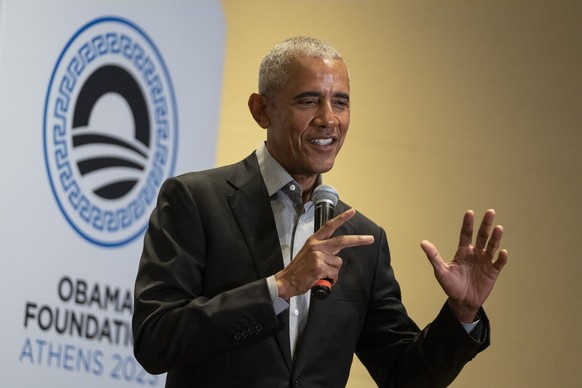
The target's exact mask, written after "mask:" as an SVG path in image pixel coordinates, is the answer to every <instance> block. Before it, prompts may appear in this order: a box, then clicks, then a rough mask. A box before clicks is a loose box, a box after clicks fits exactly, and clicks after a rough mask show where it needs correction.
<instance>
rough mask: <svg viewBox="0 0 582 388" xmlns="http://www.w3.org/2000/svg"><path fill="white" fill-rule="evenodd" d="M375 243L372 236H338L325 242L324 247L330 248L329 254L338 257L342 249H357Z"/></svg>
mask: <svg viewBox="0 0 582 388" xmlns="http://www.w3.org/2000/svg"><path fill="white" fill-rule="evenodd" d="M373 242H374V236H370V235H348V236H336V237H332V238H330V239H328V240H327V241H325V242H323V243H322V245H324V246H326V247H328V249H329V251H328V253H330V254H332V255H337V254H338V253H339V252H340V251H341V250H342V249H344V248H349V247H357V246H360V245H370V244H372V243H373Z"/></svg>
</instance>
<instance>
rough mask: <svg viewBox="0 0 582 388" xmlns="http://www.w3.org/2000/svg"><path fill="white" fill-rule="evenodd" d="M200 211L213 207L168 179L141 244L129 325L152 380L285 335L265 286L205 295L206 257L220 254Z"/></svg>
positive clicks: (242, 286) (262, 281)
mask: <svg viewBox="0 0 582 388" xmlns="http://www.w3.org/2000/svg"><path fill="white" fill-rule="evenodd" d="M199 206H211V205H208V204H204V205H198V204H197V203H196V202H195V201H194V198H193V195H192V191H191V190H190V188H189V187H188V185H187V184H186V183H184V181H183V180H181V179H179V178H172V179H170V180H168V181H167V182H165V183H164V185H163V186H162V189H161V191H160V194H159V197H158V203H157V206H156V209H155V210H154V212H153V213H152V215H151V218H150V223H149V227H148V230H147V232H146V234H145V237H144V247H143V253H142V256H141V260H140V264H139V268H138V273H137V278H136V282H135V306H134V314H133V322H132V326H133V334H134V353H135V356H136V358H137V360H138V361H139V362H140V363H141V364H142V365H143V367H144V368H145V369H146V370H147V371H148V372H150V373H163V372H166V371H168V370H171V369H175V368H178V367H182V366H185V365H189V364H193V363H196V362H198V361H202V360H205V359H207V358H209V357H212V356H213V355H217V354H221V353H224V352H226V351H228V350H232V349H234V348H236V347H240V346H244V345H245V344H249V343H253V342H255V341H258V340H260V339H262V338H265V337H267V336H269V335H272V334H273V333H274V332H275V331H277V330H279V329H280V323H279V321H278V320H277V318H276V316H275V313H274V309H273V303H272V300H271V296H270V294H269V290H268V286H267V282H266V280H265V279H253V280H252V281H248V282H246V283H244V284H235V285H232V287H231V288H228V289H225V290H224V291H220V292H218V293H217V294H215V295H207V293H206V292H205V290H206V289H207V287H206V284H205V282H207V281H208V280H207V279H206V277H205V271H206V270H207V265H208V263H207V261H208V255H209V254H210V252H209V251H210V250H211V249H212V250H216V248H215V247H214V246H213V247H209V246H207V243H206V236H205V233H206V231H205V226H206V225H204V222H205V221H203V220H202V218H201V215H200V208H199ZM206 210H208V209H206ZM224 238H225V239H229V238H230V237H229V236H228V235H225V236H224ZM226 253H228V252H226ZM235 259H236V258H234V257H231V258H230V257H224V258H223V260H225V261H226V262H228V260H235Z"/></svg>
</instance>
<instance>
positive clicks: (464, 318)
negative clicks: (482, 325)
mask: <svg viewBox="0 0 582 388" xmlns="http://www.w3.org/2000/svg"><path fill="white" fill-rule="evenodd" d="M447 304H448V305H449V308H450V309H451V311H452V313H453V315H454V316H455V318H457V320H458V321H459V322H460V323H465V324H468V323H473V322H475V319H476V318H477V315H478V314H479V310H480V307H477V308H475V307H471V306H467V305H465V304H463V303H460V302H457V301H454V300H453V299H451V298H449V299H448V300H447Z"/></svg>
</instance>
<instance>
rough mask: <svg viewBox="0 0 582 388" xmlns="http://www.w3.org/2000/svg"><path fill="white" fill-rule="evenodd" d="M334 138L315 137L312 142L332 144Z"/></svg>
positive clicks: (323, 144)
mask: <svg viewBox="0 0 582 388" xmlns="http://www.w3.org/2000/svg"><path fill="white" fill-rule="evenodd" d="M333 141H334V140H333V139H332V138H328V139H313V140H311V144H315V145H322V146H325V145H330V144H331V143H333Z"/></svg>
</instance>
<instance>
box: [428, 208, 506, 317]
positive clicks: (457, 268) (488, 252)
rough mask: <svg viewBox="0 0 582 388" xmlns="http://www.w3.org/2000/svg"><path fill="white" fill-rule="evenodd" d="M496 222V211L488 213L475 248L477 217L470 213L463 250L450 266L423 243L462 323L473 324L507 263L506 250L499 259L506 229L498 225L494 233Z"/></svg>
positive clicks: (461, 243)
mask: <svg viewBox="0 0 582 388" xmlns="http://www.w3.org/2000/svg"><path fill="white" fill-rule="evenodd" d="M494 218H495V211H494V210H493V209H489V210H487V211H486V212H485V215H484V216H483V220H482V221H481V226H480V227H479V231H478V232H477V238H476V241H475V245H472V241H473V224H474V221H475V214H474V212H473V211H472V210H468V211H467V212H466V213H465V216H464V217H463V225H462V227H461V236H460V238H459V247H458V249H457V252H456V253H455V256H454V258H453V260H451V261H450V262H448V263H446V262H445V261H444V260H443V259H442V257H441V255H440V254H439V252H438V250H437V248H436V247H435V246H434V245H433V244H432V243H431V242H429V241H422V242H421V247H422V249H423V250H424V252H425V253H426V255H427V257H428V259H429V261H430V263H431V264H432V266H433V268H434V272H435V276H436V278H437V280H438V282H439V284H440V285H441V287H442V288H443V290H444V291H445V293H446V294H447V295H448V297H449V305H450V306H451V308H452V309H453V312H454V313H455V316H456V317H457V319H459V320H460V321H461V322H472V320H473V318H474V317H475V315H476V314H477V311H478V310H479V308H480V307H481V306H482V305H483V303H484V302H485V300H486V299H487V297H488V296H489V294H490V293H491V291H492V289H493V286H494V285H495V282H496V280H497V277H498V276H499V273H500V272H501V269H502V268H503V266H504V265H505V264H506V263H507V251H506V250H505V249H502V250H500V251H499V253H498V255H497V258H495V254H496V252H497V250H498V249H499V245H500V242H501V237H502V235H503V227H502V226H500V225H498V226H495V227H494V228H493V230H491V227H492V224H493V219H494Z"/></svg>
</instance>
